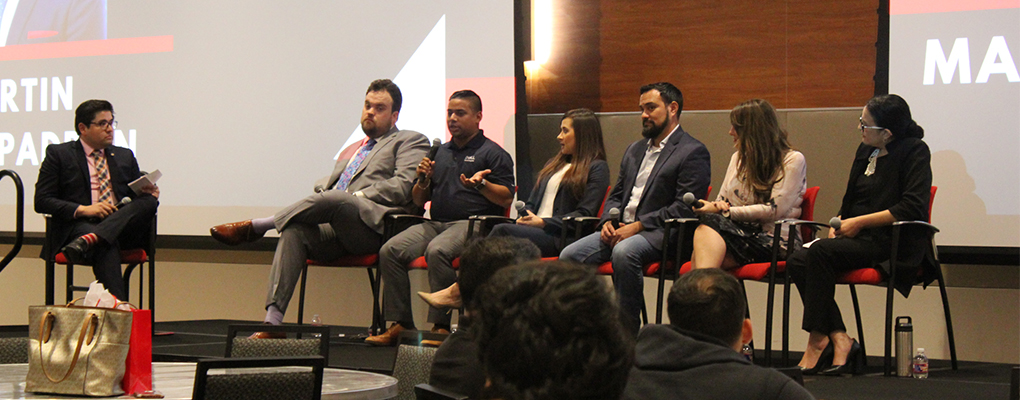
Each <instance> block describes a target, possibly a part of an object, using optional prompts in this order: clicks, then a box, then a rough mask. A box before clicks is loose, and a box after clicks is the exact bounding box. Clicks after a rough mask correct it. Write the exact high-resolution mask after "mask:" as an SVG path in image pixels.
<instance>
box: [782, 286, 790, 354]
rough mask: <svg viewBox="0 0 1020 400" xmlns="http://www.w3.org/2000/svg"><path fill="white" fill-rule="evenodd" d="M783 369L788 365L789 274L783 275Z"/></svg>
mask: <svg viewBox="0 0 1020 400" xmlns="http://www.w3.org/2000/svg"><path fill="white" fill-rule="evenodd" d="M783 275H784V277H783V279H784V283H783V367H784V368H785V367H787V366H789V365H790V274H789V273H785V274H783Z"/></svg>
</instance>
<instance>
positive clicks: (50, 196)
mask: <svg viewBox="0 0 1020 400" xmlns="http://www.w3.org/2000/svg"><path fill="white" fill-rule="evenodd" d="M85 157H86V156H85V149H84V147H82V145H81V141H80V140H75V141H73V142H67V143H61V144H55V145H50V146H48V147H46V158H45V159H44V160H43V162H42V165H41V166H40V167H39V179H38V180H37V181H36V182H35V212H37V213H40V214H50V215H52V216H53V217H52V219H51V220H50V229H51V230H52V232H50V234H52V235H54V236H53V237H54V238H55V239H54V240H56V239H59V240H60V241H61V242H62V243H63V242H67V236H68V235H69V234H70V232H71V228H72V227H73V226H74V222H75V220H74V211H75V210H76V209H78V206H80V205H90V204H92V190H91V186H90V182H89V166H88V162H87V161H86V159H85ZM106 164H107V167H108V168H109V170H110V181H111V182H112V183H113V193H114V194H115V195H116V197H117V199H118V200H119V199H121V198H124V196H132V197H137V196H135V195H134V193H133V192H132V191H131V188H130V187H128V183H130V182H131V181H133V180H135V179H138V178H139V177H141V176H142V174H141V171H139V169H138V161H137V160H135V154H134V153H132V152H131V150H129V149H126V148H123V147H117V146H110V147H107V148H106ZM143 196H148V195H147V194H146V195H143ZM50 250H51V253H52V254H45V253H43V254H40V255H39V256H40V257H42V258H44V259H49V258H50V257H52V256H53V255H54V254H56V253H57V252H58V251H59V249H50Z"/></svg>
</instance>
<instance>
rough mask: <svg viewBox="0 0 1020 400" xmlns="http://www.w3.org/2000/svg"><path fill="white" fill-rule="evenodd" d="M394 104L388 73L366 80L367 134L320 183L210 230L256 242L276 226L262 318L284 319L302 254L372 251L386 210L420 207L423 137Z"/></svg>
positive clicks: (234, 240) (231, 241)
mask: <svg viewBox="0 0 1020 400" xmlns="http://www.w3.org/2000/svg"><path fill="white" fill-rule="evenodd" d="M400 103H401V95H400V88H398V87H397V85H396V84H394V83H393V82H391V81H390V80H389V79H379V80H376V81H374V82H372V84H371V85H369V87H368V91H367V93H366V94H365V107H364V109H363V110H362V113H361V129H362V130H363V131H365V136H367V137H366V138H365V140H363V141H361V142H359V143H355V144H353V145H351V146H349V147H347V148H346V149H344V150H343V151H342V152H341V153H340V157H339V158H338V159H337V163H336V167H335V168H334V169H333V173H332V174H331V175H330V177H329V180H328V181H327V182H328V183H327V184H326V185H316V188H315V190H316V193H315V194H313V195H311V196H308V197H305V198H304V199H302V200H300V201H298V202H296V203H294V204H291V205H290V206H288V207H286V208H284V209H283V210H280V211H279V212H277V213H276V215H274V216H272V217H266V218H259V219H254V220H248V221H242V222H235V223H230V224H224V225H217V226H214V227H213V228H212V229H210V232H211V233H212V236H213V238H215V239H216V240H219V241H220V242H223V243H226V244H228V245H237V244H240V243H244V242H251V241H255V240H257V239H259V238H261V237H262V236H263V235H265V233H266V232H267V231H269V230H270V229H276V230H278V231H279V232H280V241H279V243H278V244H277V246H276V256H275V257H274V258H273V268H272V270H270V272H269V289H268V294H267V295H266V318H265V322H266V323H269V324H274V325H279V324H280V323H282V322H283V314H284V313H285V312H286V310H287V303H288V302H289V301H290V298H291V296H292V295H293V294H294V286H295V285H296V284H297V281H298V279H300V277H301V270H302V268H303V266H304V264H305V260H307V259H308V258H314V259H322V260H330V259H335V258H337V257H340V256H342V255H350V254H354V255H357V254H372V253H377V252H378V251H379V247H380V246H382V233H383V218H384V217H385V216H386V214H389V213H417V214H420V213H421V211H422V210H421V209H420V207H418V206H416V205H415V204H414V203H413V202H412V199H411V185H412V184H413V183H414V178H415V169H416V167H417V166H418V163H419V162H420V161H421V159H422V158H423V157H425V156H426V153H427V152H428V150H429V142H428V139H427V138H426V137H425V136H424V135H422V134H421V133H418V132H414V131H403V130H398V129H397V127H396V123H397V117H398V114H399V113H400ZM271 336H272V335H271V334H269V333H266V332H260V333H256V334H255V335H253V337H258V338H267V337H271Z"/></svg>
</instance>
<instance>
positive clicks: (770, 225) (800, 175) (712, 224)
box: [691, 99, 807, 269]
mask: <svg viewBox="0 0 1020 400" xmlns="http://www.w3.org/2000/svg"><path fill="white" fill-rule="evenodd" d="M730 125H731V126H730V136H732V137H733V147H735V148H736V149H737V151H736V152H735V153H733V157H731V158H730V165H729V166H728V167H727V168H726V177H725V178H723V184H722V188H720V190H719V196H718V197H717V198H716V201H714V202H705V203H704V205H703V206H702V207H700V208H695V209H694V212H695V213H697V214H698V219H699V220H700V222H701V225H699V226H698V228H697V230H695V231H694V253H693V256H692V257H691V263H692V264H693V265H694V268H719V267H722V268H725V269H728V268H734V267H737V266H740V265H744V264H750V263H757V262H768V261H769V260H771V257H772V241H773V235H774V233H775V231H774V229H775V225H774V222H775V221H777V220H781V219H784V218H796V217H799V216H800V203H801V201H802V200H803V199H802V197H803V196H804V191H805V190H806V188H807V164H806V163H805V162H804V155H803V154H801V153H800V152H799V151H796V150H793V149H791V148H790V143H789V142H787V140H786V132H783V130H782V129H781V128H780V127H779V119H778V118H777V117H776V109H775V108H773V107H772V104H769V102H767V101H765V100H762V99H754V100H749V101H745V102H743V103H741V104H740V105H738V106H736V107H734V108H733V111H731V112H730ZM786 234H787V232H786V231H785V230H784V231H783V233H782V236H783V238H784V240H783V241H782V243H783V246H785V245H786V240H785V238H786ZM781 258H782V259H785V258H786V256H785V254H782V255H781Z"/></svg>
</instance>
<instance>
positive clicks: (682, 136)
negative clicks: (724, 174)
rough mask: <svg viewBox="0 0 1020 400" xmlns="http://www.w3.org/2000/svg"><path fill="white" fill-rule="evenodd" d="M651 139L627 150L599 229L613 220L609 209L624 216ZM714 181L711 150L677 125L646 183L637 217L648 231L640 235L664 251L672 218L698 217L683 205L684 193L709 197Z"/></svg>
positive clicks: (635, 144) (634, 144)
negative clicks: (665, 233)
mask: <svg viewBox="0 0 1020 400" xmlns="http://www.w3.org/2000/svg"><path fill="white" fill-rule="evenodd" d="M648 143H649V140H648V139H641V140H638V141H637V142H634V143H632V144H631V145H630V146H628V147H627V151H626V152H624V154H623V160H622V161H621V162H620V177H619V179H617V181H616V186H614V187H613V191H612V193H610V194H609V198H608V199H606V205H605V210H604V211H603V212H602V219H601V221H600V222H599V226H602V224H605V223H606V221H608V220H609V210H611V209H613V208H618V209H619V210H620V213H621V215H622V214H623V209H624V207H626V206H627V202H628V201H630V193H631V191H632V190H633V189H634V181H635V180H636V179H637V175H638V172H639V169H640V168H641V160H643V159H644V158H645V152H646V151H648ZM711 179H712V163H711V156H709V154H708V149H707V148H705V145H704V144H702V143H701V142H700V141H698V139H695V138H694V137H692V136H691V135H689V134H687V132H685V131H684V130H683V127H680V126H677V128H676V131H675V132H673V134H672V136H670V137H669V141H667V142H666V144H665V146H663V148H662V153H661V154H659V159H658V160H657V161H656V162H655V166H654V167H653V168H652V173H651V175H649V176H648V182H647V183H645V189H644V192H642V193H641V201H640V203H638V208H637V213H636V218H637V220H638V221H641V224H642V225H643V226H644V230H643V231H642V232H641V233H639V234H640V235H641V236H643V237H644V238H645V239H646V240H648V243H649V244H651V245H652V246H653V247H655V248H656V249H657V250H662V238H663V231H664V228H665V226H664V221H665V220H667V219H670V218H681V217H689V218H693V217H694V211H692V210H691V207H690V206H688V205H687V204H685V203H684V202H683V195H684V193H687V192H691V193H694V196H695V197H696V198H699V199H703V198H705V196H707V195H708V185H709V182H710V181H711Z"/></svg>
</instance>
